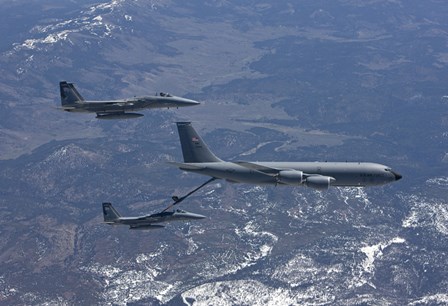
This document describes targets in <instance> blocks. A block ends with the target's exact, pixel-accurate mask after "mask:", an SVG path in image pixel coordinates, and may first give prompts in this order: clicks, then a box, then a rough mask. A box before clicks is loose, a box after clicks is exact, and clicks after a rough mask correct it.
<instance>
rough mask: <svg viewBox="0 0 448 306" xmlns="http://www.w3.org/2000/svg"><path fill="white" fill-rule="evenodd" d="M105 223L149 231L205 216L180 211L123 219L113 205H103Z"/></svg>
mask: <svg viewBox="0 0 448 306" xmlns="http://www.w3.org/2000/svg"><path fill="white" fill-rule="evenodd" d="M103 217H104V222H105V223H107V224H110V225H129V229H131V230H149V229H156V228H163V227H165V226H163V225H160V224H154V223H163V222H171V221H182V220H198V219H204V218H205V216H203V215H199V214H193V213H190V212H186V211H183V210H180V209H176V210H174V211H164V212H161V213H157V214H152V215H146V216H140V217H122V216H121V215H120V214H119V213H118V212H117V211H116V210H115V208H114V207H113V206H112V204H111V203H103Z"/></svg>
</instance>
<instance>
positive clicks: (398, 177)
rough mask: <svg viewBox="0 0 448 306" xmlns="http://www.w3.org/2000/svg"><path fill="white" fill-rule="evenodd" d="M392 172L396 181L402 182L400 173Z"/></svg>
mask: <svg viewBox="0 0 448 306" xmlns="http://www.w3.org/2000/svg"><path fill="white" fill-rule="evenodd" d="M391 172H392V174H393V175H394V176H395V180H396V181H398V180H401V178H402V177H403V176H402V175H401V174H400V173H398V172H395V171H391Z"/></svg>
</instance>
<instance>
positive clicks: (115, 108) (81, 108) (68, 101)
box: [59, 81, 200, 119]
mask: <svg viewBox="0 0 448 306" xmlns="http://www.w3.org/2000/svg"><path fill="white" fill-rule="evenodd" d="M59 88H60V91H61V105H62V110H64V111H67V112H75V113H96V118H98V119H129V118H137V117H142V116H143V114H139V113H132V111H138V110H142V109H145V108H170V107H173V108H174V107H176V108H178V107H185V106H194V105H198V104H200V103H199V102H197V101H194V100H190V99H185V98H181V97H176V96H172V95H170V94H167V93H163V92H161V93H160V94H159V95H157V94H156V95H155V96H146V97H133V98H128V99H122V100H107V101H86V100H84V98H83V97H82V96H81V94H80V93H79V92H78V91H77V90H76V88H75V86H74V85H73V83H67V82H65V81H62V82H60V83H59ZM128 111H131V112H130V113H129V112H128Z"/></svg>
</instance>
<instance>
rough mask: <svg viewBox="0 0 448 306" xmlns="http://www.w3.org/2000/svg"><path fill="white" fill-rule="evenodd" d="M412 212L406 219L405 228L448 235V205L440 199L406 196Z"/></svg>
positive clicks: (403, 225)
mask: <svg viewBox="0 0 448 306" xmlns="http://www.w3.org/2000/svg"><path fill="white" fill-rule="evenodd" d="M403 200H404V201H407V202H408V203H409V204H410V205H411V211H410V212H409V214H408V215H407V216H406V217H405V218H404V220H403V222H402V227H404V228H428V229H432V230H435V231H437V232H439V233H440V234H442V235H445V236H447V235H448V203H446V202H444V201H441V200H438V199H427V198H424V197H420V196H418V195H411V196H404V199H403Z"/></svg>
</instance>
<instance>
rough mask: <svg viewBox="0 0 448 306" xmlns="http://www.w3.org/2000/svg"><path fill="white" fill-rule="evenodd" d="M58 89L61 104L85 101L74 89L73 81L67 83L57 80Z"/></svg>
mask: <svg viewBox="0 0 448 306" xmlns="http://www.w3.org/2000/svg"><path fill="white" fill-rule="evenodd" d="M59 89H60V92H61V104H62V105H70V104H75V103H83V102H84V101H85V100H84V98H83V97H82V96H81V94H80V93H79V92H78V91H77V90H76V88H75V86H74V85H73V83H67V82H65V81H62V82H59Z"/></svg>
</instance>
